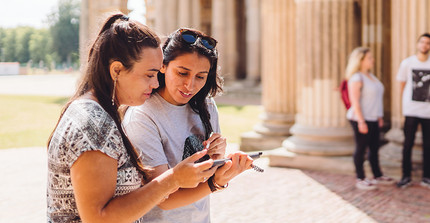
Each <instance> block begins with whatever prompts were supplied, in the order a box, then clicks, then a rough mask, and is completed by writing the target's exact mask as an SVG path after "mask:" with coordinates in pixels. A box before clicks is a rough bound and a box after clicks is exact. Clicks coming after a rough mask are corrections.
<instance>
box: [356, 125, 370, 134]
mask: <svg viewBox="0 0 430 223" xmlns="http://www.w3.org/2000/svg"><path fill="white" fill-rule="evenodd" d="M358 131H359V132H360V133H361V134H367V132H368V131H369V129H368V128H367V124H366V122H358Z"/></svg>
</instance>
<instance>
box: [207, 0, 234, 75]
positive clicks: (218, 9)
mask: <svg viewBox="0 0 430 223" xmlns="http://www.w3.org/2000/svg"><path fill="white" fill-rule="evenodd" d="M235 6H236V5H235V1H231V0H213V1H212V36H213V37H214V38H215V39H216V40H218V45H217V49H218V53H219V60H218V66H220V67H221V70H220V73H221V75H223V76H224V78H225V79H234V77H235V74H236V70H237V64H236V63H237V56H238V55H237V46H236V45H237V44H236V32H237V29H236V13H235V12H236V7H235Z"/></svg>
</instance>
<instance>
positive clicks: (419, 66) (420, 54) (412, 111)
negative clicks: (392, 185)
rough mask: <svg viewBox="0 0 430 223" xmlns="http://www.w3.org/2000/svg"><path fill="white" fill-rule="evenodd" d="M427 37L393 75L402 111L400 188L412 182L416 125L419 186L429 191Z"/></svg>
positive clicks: (429, 44) (429, 45)
mask: <svg viewBox="0 0 430 223" xmlns="http://www.w3.org/2000/svg"><path fill="white" fill-rule="evenodd" d="M429 51H430V34H429V33H424V34H422V35H421V36H420V37H419V38H418V43H417V53H416V54H415V55H413V56H410V57H408V58H406V59H404V60H403V61H402V63H401V64H400V68H399V71H398V73H397V81H399V82H400V89H401V92H402V94H403V97H402V111H403V115H404V116H405V123H404V127H403V131H404V134H405V141H404V143H403V159H402V179H401V180H400V181H399V182H398V183H397V186H398V187H400V188H405V187H407V186H409V185H410V184H411V182H412V179H411V170H412V159H411V156H412V147H413V145H414V141H415V134H416V132H417V128H418V125H421V130H422V136H423V178H422V181H421V185H422V186H424V187H428V188H430V57H429Z"/></svg>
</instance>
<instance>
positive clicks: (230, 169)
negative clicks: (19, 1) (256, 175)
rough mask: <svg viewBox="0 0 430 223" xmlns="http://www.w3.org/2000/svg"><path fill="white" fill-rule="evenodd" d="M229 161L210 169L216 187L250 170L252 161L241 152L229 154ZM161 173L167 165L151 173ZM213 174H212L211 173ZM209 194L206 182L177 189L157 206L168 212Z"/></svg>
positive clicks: (165, 169)
mask: <svg viewBox="0 0 430 223" xmlns="http://www.w3.org/2000/svg"><path fill="white" fill-rule="evenodd" d="M228 157H229V158H232V160H231V161H228V162H226V163H225V164H224V166H222V167H220V168H218V169H216V168H212V169H211V171H215V170H216V172H215V176H214V180H215V182H216V183H217V184H218V185H222V186H224V185H226V184H227V183H228V182H229V181H230V180H231V179H233V178H234V177H236V176H237V175H239V174H240V173H242V172H243V171H245V170H247V169H249V168H251V164H252V159H251V158H250V157H249V156H248V155H247V154H246V153H243V152H236V153H234V154H229V156H228ZM163 171H168V169H167V165H161V166H157V167H155V168H154V172H153V173H152V174H153V175H154V176H156V175H157V174H162V173H163ZM212 174H213V172H212ZM210 193H211V190H210V188H209V185H208V183H207V182H203V183H200V184H199V185H198V186H197V187H196V188H191V189H183V188H181V189H179V190H178V191H176V192H175V193H173V194H171V195H170V196H169V198H168V199H166V200H165V201H163V202H162V203H160V204H159V205H158V207H160V208H161V209H163V210H169V209H173V208H178V207H182V206H185V205H189V204H191V203H194V202H196V201H198V200H200V199H202V198H203V197H206V196H207V195H209V194H210Z"/></svg>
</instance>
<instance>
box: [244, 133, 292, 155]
mask: <svg viewBox="0 0 430 223" xmlns="http://www.w3.org/2000/svg"><path fill="white" fill-rule="evenodd" d="M286 138H287V136H269V135H263V134H259V133H257V132H245V133H242V135H241V139H240V150H241V151H263V150H271V149H274V148H278V147H280V146H281V145H282V141H284V140H285V139H286Z"/></svg>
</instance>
